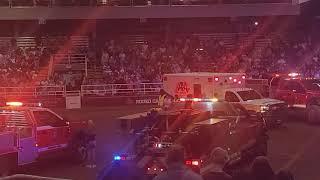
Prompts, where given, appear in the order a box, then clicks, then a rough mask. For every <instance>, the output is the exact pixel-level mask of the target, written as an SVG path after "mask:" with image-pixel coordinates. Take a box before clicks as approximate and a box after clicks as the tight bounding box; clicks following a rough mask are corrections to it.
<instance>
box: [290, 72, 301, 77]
mask: <svg viewBox="0 0 320 180" xmlns="http://www.w3.org/2000/svg"><path fill="white" fill-rule="evenodd" d="M299 75H300V74H299V73H289V74H288V76H290V77H297V76H299Z"/></svg>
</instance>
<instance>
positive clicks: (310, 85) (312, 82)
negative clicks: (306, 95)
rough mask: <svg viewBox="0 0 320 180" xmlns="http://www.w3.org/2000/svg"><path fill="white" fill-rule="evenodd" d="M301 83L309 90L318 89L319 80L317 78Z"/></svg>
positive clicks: (319, 87) (319, 85)
mask: <svg viewBox="0 0 320 180" xmlns="http://www.w3.org/2000/svg"><path fill="white" fill-rule="evenodd" d="M303 85H304V87H305V88H306V89H307V90H309V91H320V80H318V79H310V80H305V81H303Z"/></svg>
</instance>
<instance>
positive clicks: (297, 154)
mask: <svg viewBox="0 0 320 180" xmlns="http://www.w3.org/2000/svg"><path fill="white" fill-rule="evenodd" d="M149 108H150V106H118V107H95V108H83V109H81V110H63V109H55V111H56V112H58V113H59V114H62V115H64V116H66V117H68V118H69V119H71V120H73V121H77V120H86V119H92V120H94V122H95V124H96V130H97V165H98V167H97V168H96V169H88V168H86V167H82V166H80V165H72V164H70V163H68V162H65V161H57V160H50V161H48V162H46V163H43V165H39V166H37V168H34V169H33V170H32V171H31V173H32V174H36V175H42V176H50V177H59V178H68V179H75V180H89V179H96V175H97V172H99V171H100V170H101V169H102V168H103V167H104V166H105V165H106V164H108V163H110V162H111V160H112V157H113V154H114V153H116V152H119V150H121V149H124V148H126V144H127V143H128V142H127V141H126V140H125V139H126V138H125V137H123V135H120V134H119V133H118V130H119V124H118V121H117V120H116V118H117V117H121V116H124V115H129V114H133V113H137V112H143V111H146V110H148V109H149ZM285 126H286V127H284V128H279V129H274V130H272V131H270V132H269V135H270V141H269V158H270V161H271V163H272V166H273V168H274V169H275V170H276V171H277V170H279V169H282V168H288V169H290V170H291V171H292V172H293V173H294V175H295V179H296V180H319V179H320V177H319V172H318V171H319V170H318V169H319V167H318V166H317V164H318V163H319V161H320V156H319V152H320V131H319V130H320V126H314V125H308V124H305V123H303V122H301V121H292V122H287V123H286V124H285Z"/></svg>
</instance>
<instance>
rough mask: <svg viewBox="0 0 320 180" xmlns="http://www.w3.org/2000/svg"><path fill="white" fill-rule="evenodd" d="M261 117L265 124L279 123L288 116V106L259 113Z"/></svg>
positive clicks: (273, 124)
mask: <svg viewBox="0 0 320 180" xmlns="http://www.w3.org/2000/svg"><path fill="white" fill-rule="evenodd" d="M261 115H262V118H263V120H264V122H265V123H266V125H267V126H275V125H280V124H282V123H283V121H285V120H287V118H288V108H287V107H285V108H280V109H276V110H269V111H267V112H264V113H261Z"/></svg>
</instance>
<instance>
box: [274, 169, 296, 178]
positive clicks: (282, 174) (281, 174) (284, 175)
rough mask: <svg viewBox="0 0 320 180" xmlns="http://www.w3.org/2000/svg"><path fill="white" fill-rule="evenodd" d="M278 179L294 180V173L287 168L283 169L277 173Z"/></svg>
mask: <svg viewBox="0 0 320 180" xmlns="http://www.w3.org/2000/svg"><path fill="white" fill-rule="evenodd" d="M277 180H294V178H293V174H292V173H291V172H289V171H286V170H281V171H279V172H278V174H277Z"/></svg>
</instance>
